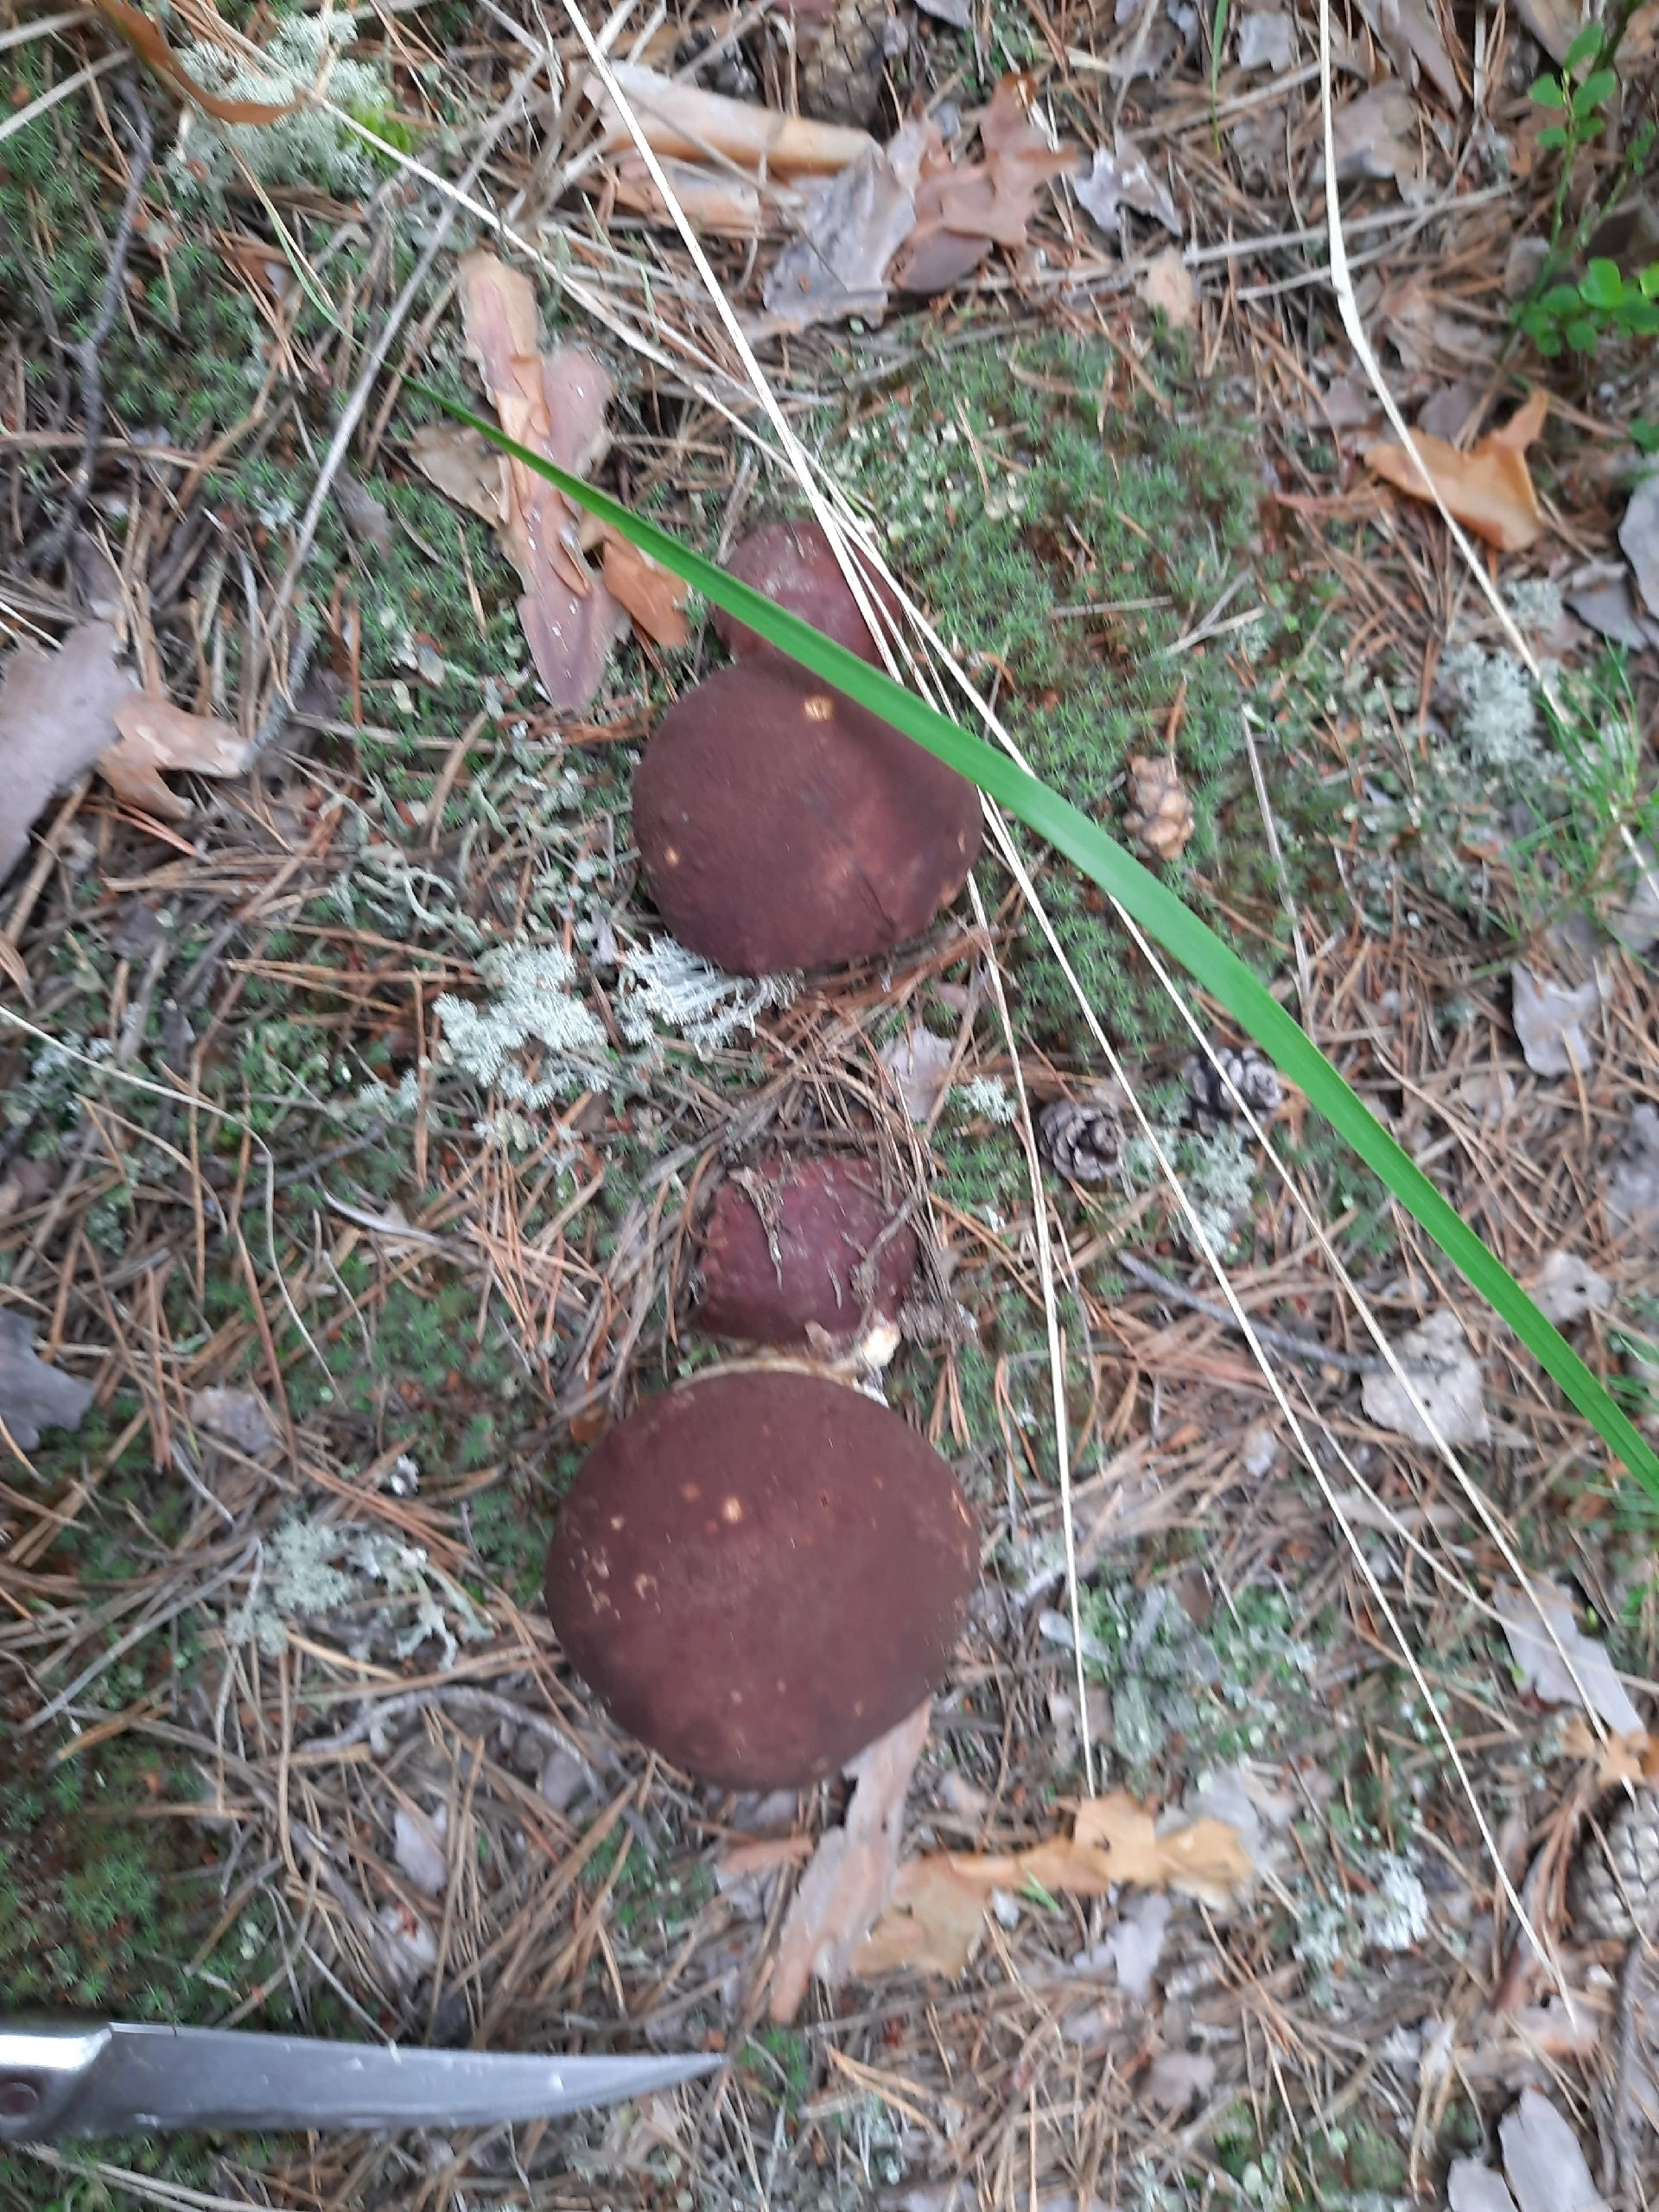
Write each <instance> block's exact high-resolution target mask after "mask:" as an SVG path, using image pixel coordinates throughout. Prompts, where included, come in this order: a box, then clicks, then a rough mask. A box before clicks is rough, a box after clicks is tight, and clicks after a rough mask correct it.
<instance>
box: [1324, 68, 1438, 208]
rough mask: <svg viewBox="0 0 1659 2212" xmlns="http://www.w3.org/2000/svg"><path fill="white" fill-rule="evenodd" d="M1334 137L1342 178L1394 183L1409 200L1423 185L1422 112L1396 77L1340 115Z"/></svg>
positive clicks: (1363, 95)
mask: <svg viewBox="0 0 1659 2212" xmlns="http://www.w3.org/2000/svg"><path fill="white" fill-rule="evenodd" d="M1332 141H1333V143H1334V144H1335V147H1336V152H1337V175H1338V177H1340V178H1342V179H1343V180H1344V181H1346V180H1347V179H1349V178H1351V177H1362V176H1378V177H1392V178H1393V180H1394V181H1395V183H1396V184H1397V185H1398V186H1399V187H1400V189H1401V192H1402V195H1405V196H1408V197H1409V196H1410V194H1411V193H1412V192H1413V191H1414V189H1415V188H1416V187H1417V185H1418V184H1419V183H1420V182H1421V179H1422V175H1423V158H1422V151H1421V147H1420V145H1419V143H1418V137H1417V111H1416V110H1415V109H1414V107H1413V105H1412V104H1411V95H1410V93H1409V92H1407V91H1406V89H1405V87H1404V86H1402V85H1397V84H1396V83H1395V81H1394V79H1393V78H1391V77H1389V78H1385V79H1384V80H1383V83H1382V84H1380V85H1374V86H1372V87H1371V89H1370V92H1362V93H1361V94H1360V95H1359V98H1358V99H1352V100H1349V101H1348V102H1347V103H1346V105H1344V106H1343V107H1341V108H1339V109H1338V111H1337V114H1336V117H1335V118H1334V121H1333V123H1332Z"/></svg>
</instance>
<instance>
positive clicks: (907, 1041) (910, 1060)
mask: <svg viewBox="0 0 1659 2212" xmlns="http://www.w3.org/2000/svg"><path fill="white" fill-rule="evenodd" d="M879 1057H880V1062H881V1065H882V1066H883V1067H884V1068H885V1069H886V1070H887V1076H888V1078H889V1080H890V1081H891V1083H892V1084H893V1089H894V1090H896V1091H897V1092H898V1094H899V1101H900V1103H901V1104H902V1105H903V1107H904V1109H905V1111H906V1114H908V1115H909V1116H910V1118H911V1120H912V1122H927V1121H931V1119H932V1116H933V1111H934V1109H935V1108H936V1107H937V1106H938V1103H939V1100H940V1099H941V1098H942V1097H943V1096H944V1084H945V1078H946V1077H947V1076H948V1075H949V1073H950V1063H951V1061H952V1060H953V1059H954V1058H955V1057H956V1048H955V1046H953V1045H952V1044H951V1043H950V1039H949V1038H947V1037H939V1036H937V1035H935V1033H934V1032H933V1031H932V1030H931V1029H926V1028H924V1027H923V1026H922V1024H921V1023H920V1022H912V1025H911V1027H909V1028H908V1029H906V1031H905V1032H904V1033H903V1034H902V1035H900V1036H898V1037H895V1038H893V1040H892V1042H891V1043H890V1044H887V1045H884V1046H882V1047H881V1051H880V1055H879Z"/></svg>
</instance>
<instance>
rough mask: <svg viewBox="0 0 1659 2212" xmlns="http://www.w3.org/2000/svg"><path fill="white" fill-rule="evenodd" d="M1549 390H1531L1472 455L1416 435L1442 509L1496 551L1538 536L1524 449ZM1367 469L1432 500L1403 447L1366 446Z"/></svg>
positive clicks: (1539, 516) (1540, 521)
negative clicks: (1525, 399) (1508, 417)
mask: <svg viewBox="0 0 1659 2212" xmlns="http://www.w3.org/2000/svg"><path fill="white" fill-rule="evenodd" d="M1548 411H1549V394H1548V392H1547V391H1542V390H1539V391H1535V392H1534V393H1533V394H1532V396H1531V397H1530V398H1529V399H1528V400H1527V401H1526V402H1525V403H1524V404H1522V406H1520V407H1518V408H1517V409H1516V411H1515V413H1514V414H1513V415H1512V416H1510V420H1509V421H1508V422H1507V423H1505V424H1504V426H1503V429H1501V430H1493V431H1491V433H1490V434H1489V435H1487V436H1485V437H1484V438H1483V439H1482V440H1481V441H1480V442H1479V444H1478V446H1476V447H1475V448H1474V450H1473V451H1472V452H1471V453H1459V450H1458V448H1456V447H1455V446H1450V445H1447V444H1446V442H1445V440H1444V439H1442V438H1433V437H1426V436H1424V435H1421V433H1420V434H1419V435H1418V438H1417V447H1418V450H1419V452H1420V453H1421V454H1422V458H1423V464H1424V466H1425V467H1427V470H1428V472H1429V474H1430V475H1431V476H1432V477H1433V480H1434V483H1435V485H1436V486H1437V487H1438V488H1439V491H1440V497H1441V499H1444V500H1445V502H1446V506H1447V508H1448V509H1449V510H1450V512H1452V514H1453V515H1454V516H1455V517H1456V518H1457V519H1458V521H1459V522H1460V523H1462V524H1464V525H1465V528H1467V529H1469V530H1472V531H1474V533H1475V535H1476V537H1484V539H1485V541H1486V543H1488V544H1489V545H1495V546H1497V550H1499V552H1500V553H1520V552H1522V551H1524V550H1525V549H1526V548H1527V547H1528V546H1529V545H1530V544H1531V543H1533V542H1534V540H1535V538H1538V537H1541V536H1542V534H1543V529H1544V518H1543V513H1542V512H1541V509H1540V507H1539V505H1538V494H1537V493H1536V492H1535V490H1534V489H1533V483H1532V474H1531V471H1530V470H1529V468H1528V467H1527V460H1526V449H1527V448H1528V447H1529V445H1530V444H1531V443H1532V442H1533V440H1534V439H1535V437H1536V436H1537V435H1538V433H1539V431H1540V430H1541V429H1542V428H1543V426H1544V417H1545V416H1546V415H1547V414H1548ZM1365 461H1366V465H1367V467H1370V468H1371V469H1373V470H1375V472H1376V474H1377V475H1379V476H1381V477H1382V478H1383V480H1385V481H1386V482H1388V483H1389V484H1392V485H1393V486H1395V489H1396V490H1398V491H1402V492H1404V493H1407V494H1408V497H1410V498H1411V499H1423V500H1429V501H1432V500H1433V493H1432V492H1431V491H1430V490H1429V488H1428V486H1427V485H1426V484H1425V483H1424V481H1423V480H1422V477H1421V474H1420V473H1419V471H1418V469H1417V467H1416V466H1415V464H1414V462H1413V461H1412V458H1411V455H1410V454H1408V452H1407V451H1406V449H1405V448H1404V447H1403V446H1371V447H1369V448H1367V450H1366V454H1365Z"/></svg>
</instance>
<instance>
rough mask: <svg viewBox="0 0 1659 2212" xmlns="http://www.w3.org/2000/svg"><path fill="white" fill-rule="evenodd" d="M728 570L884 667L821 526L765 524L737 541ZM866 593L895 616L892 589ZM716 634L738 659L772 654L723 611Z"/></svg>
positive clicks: (878, 586) (882, 586)
mask: <svg viewBox="0 0 1659 2212" xmlns="http://www.w3.org/2000/svg"><path fill="white" fill-rule="evenodd" d="M726 566H727V569H728V572H729V573H730V574H731V575H734V576H735V577H736V578H737V580H738V582H740V583H744V584H748V585H750V586H752V587H753V589H754V590H756V591H758V592H763V593H764V594H766V597H767V598H768V599H770V600H775V601H777V603H778V605H779V607H785V608H787V610H788V611H789V613H791V614H798V615H799V616H800V618H801V620H802V621H804V622H810V624H811V625H812V626H813V628H814V629H815V630H822V631H823V633H824V635H825V636H826V637H827V638H833V639H835V641H836V644H837V645H845V646H846V648H847V650H848V652H849V653H856V654H857V655H858V657H859V658H860V659H861V660H867V661H868V662H870V663H871V664H872V665H873V666H878V667H879V666H880V660H881V652H880V647H879V646H878V645H877V644H876V642H875V639H874V637H873V636H872V635H871V633H870V626H869V624H868V622H867V621H866V620H865V619H864V614H863V612H862V610H861V607H860V606H859V603H858V601H857V600H856V598H855V596H854V594H853V588H852V586H851V585H850V584H849V582H848V581H847V579H846V576H845V575H843V574H842V566H841V563H840V562H839V561H837V560H836V556H835V553H834V551H833V550H832V549H831V547H830V543H829V534H828V532H827V531H825V529H824V527H823V524H822V523H817V522H810V521H799V522H763V523H761V524H760V526H759V527H758V528H757V529H754V530H752V531H750V532H749V534H748V536H747V537H745V538H743V539H741V541H740V542H739V543H738V544H737V545H736V547H735V548H734V550H733V552H732V555H731V557H730V558H729V559H728V562H727V563H726ZM868 596H870V597H871V598H872V599H873V600H874V601H876V602H878V603H880V605H881V606H883V607H887V609H888V610H889V611H890V612H891V613H893V615H894V616H895V617H896V616H897V614H898V611H899V607H898V601H896V600H895V599H894V597H893V591H892V588H891V587H890V586H889V585H887V584H886V583H876V582H870V583H869V584H868ZM715 633H716V635H717V636H718V637H719V639H720V641H721V644H722V645H724V646H725V648H726V650H727V652H728V653H730V654H731V656H732V657H733V658H734V660H747V659H748V658H750V657H751V655H752V654H754V653H759V652H767V651H769V650H770V648H769V647H768V646H767V645H766V640H765V639H764V638H761V637H760V636H759V635H758V634H757V633H756V632H754V631H753V630H751V629H750V628H749V627H748V626H747V624H746V623H742V622H740V621H739V620H738V619H737V617H736V616H735V615H734V614H728V613H727V612H726V610H725V608H724V607H719V608H717V609H716V610H715Z"/></svg>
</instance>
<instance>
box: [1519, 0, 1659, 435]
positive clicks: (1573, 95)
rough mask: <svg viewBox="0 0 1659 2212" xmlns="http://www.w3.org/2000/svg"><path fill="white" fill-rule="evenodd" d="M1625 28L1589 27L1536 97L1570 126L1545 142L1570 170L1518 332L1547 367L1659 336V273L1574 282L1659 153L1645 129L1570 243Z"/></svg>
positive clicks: (1603, 273)
mask: <svg viewBox="0 0 1659 2212" xmlns="http://www.w3.org/2000/svg"><path fill="white" fill-rule="evenodd" d="M1623 27H1624V17H1623V16H1620V17H1619V18H1618V22H1617V24H1616V25H1615V26H1614V28H1612V29H1611V30H1610V29H1609V28H1608V27H1607V26H1605V25H1604V24H1601V23H1586V25H1585V26H1584V28H1583V29H1582V30H1580V33H1579V35H1578V36H1577V37H1576V38H1575V39H1574V40H1573V43H1572V45H1571V46H1570V47H1568V48H1567V54H1566V57H1565V59H1564V60H1563V61H1562V63H1561V67H1560V71H1559V73H1548V72H1546V73H1545V74H1544V75H1543V76H1541V77H1540V78H1539V79H1537V80H1536V81H1535V84H1534V85H1533V86H1532V90H1531V97H1532V99H1533V101H1534V103H1535V105H1537V106H1539V107H1541V108H1543V109H1545V110H1546V111H1548V113H1550V114H1551V115H1554V116H1556V117H1558V118H1560V119H1559V120H1558V121H1556V122H1554V123H1549V124H1546V125H1545V127H1544V128H1543V129H1542V130H1541V131H1540V132H1539V133H1538V144H1539V147H1540V149H1541V150H1543V151H1545V152H1552V153H1554V154H1557V155H1559V156H1560V170H1559V174H1558V175H1557V177H1556V181H1555V198H1554V204H1553V206H1552V207H1551V209H1550V221H1549V245H1548V251H1546V253H1545V255H1544V257H1543V261H1542V263H1541V265H1540V267H1539V270H1538V274H1537V276H1536V277H1535V279H1534V281H1533V283H1532V286H1531V289H1529V292H1528V293H1527V296H1526V297H1525V298H1524V299H1523V300H1522V302H1521V303H1520V305H1519V307H1518V308H1516V316H1515V323H1516V331H1517V333H1519V334H1522V335H1524V336H1525V337H1527V338H1529V339H1530V340H1532V343H1533V344H1534V345H1535V346H1536V347H1537V349H1538V351H1539V353H1541V354H1542V355H1543V357H1544V359H1546V360H1555V359H1559V358H1560V355H1561V354H1563V353H1582V354H1590V353H1594V352H1595V350H1596V348H1597V346H1599V344H1600V343H1601V341H1602V340H1603V339H1604V338H1606V337H1608V336H1610V335H1611V336H1612V337H1615V338H1650V337H1652V336H1653V335H1654V334H1655V332H1656V331H1659V263H1655V264H1650V265H1649V267H1647V268H1645V269H1643V270H1637V271H1636V272H1634V273H1632V274H1630V275H1627V274H1626V273H1625V272H1624V270H1621V269H1620V268H1619V266H1618V263H1617V262H1616V261H1612V260H1609V259H1606V258H1605V257H1600V256H1598V257H1596V258H1595V259H1594V260H1592V262H1591V263H1590V264H1589V266H1588V267H1587V268H1586V270H1585V272H1584V274H1583V276H1582V277H1569V276H1567V274H1566V270H1567V267H1568V265H1569V264H1571V263H1573V262H1574V261H1575V260H1576V258H1577V257H1578V256H1579V255H1580V253H1582V252H1583V251H1584V248H1585V245H1586V241H1587V240H1588V239H1589V238H1590V237H1591V235H1592V232H1593V231H1594V229H1595V226H1596V225H1597V223H1598V222H1599V220H1600V219H1601V218H1602V216H1603V215H1604V214H1605V213H1606V211H1607V210H1608V209H1609V208H1610V207H1612V206H1613V204H1614V203H1615V201H1616V200H1618V196H1619V194H1620V193H1621V192H1622V191H1623V190H1624V187H1625V185H1626V183H1627V182H1628V181H1630V179H1631V178H1632V177H1635V176H1637V175H1640V174H1641V172H1642V169H1643V165H1644V164H1645V162H1646V161H1647V158H1648V156H1649V152H1650V151H1651V149H1652V147H1653V143H1654V137H1655V125H1654V124H1651V123H1645V124H1643V125H1642V126H1641V128H1640V129H1639V130H1636V131H1634V132H1633V133H1632V134H1631V137H1630V143H1629V145H1628V146H1627V147H1626V148H1625V149H1624V158H1623V160H1622V161H1621V162H1620V163H1619V164H1618V171H1617V174H1616V175H1615V176H1614V178H1613V181H1612V183H1611V186H1610V187H1609V188H1608V189H1607V190H1606V192H1605V194H1603V195H1601V196H1600V197H1598V198H1593V199H1592V200H1590V201H1589V202H1588V203H1587V204H1586V207H1584V209H1583V211H1582V212H1581V213H1580V217H1579V220H1578V222H1577V223H1576V225H1575V226H1573V232H1572V236H1571V238H1570V239H1568V240H1567V241H1566V242H1565V243H1563V232H1565V230H1566V227H1567V195H1568V193H1569V191H1570V190H1571V188H1572V182H1573V165H1574V162H1575V161H1576V159H1577V157H1578V156H1579V154H1580V151H1581V150H1582V149H1584V148H1585V147H1586V146H1587V145H1588V144H1589V143H1591V141H1592V139H1594V138H1595V137H1599V134H1600V133H1601V132H1602V131H1603V130H1605V127H1606V124H1607V120H1608V118H1609V115H1610V114H1611V111H1612V109H1613V106H1614V105H1615V103H1616V102H1617V99H1618V72H1617V71H1616V70H1615V69H1614V67H1613V60H1614V57H1615V55H1616V54H1617V52H1618V41H1619V37H1620V35H1622V31H1623ZM1644 449H1645V448H1644Z"/></svg>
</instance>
